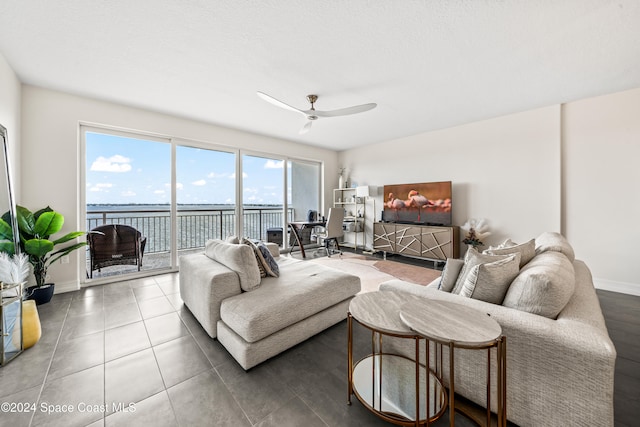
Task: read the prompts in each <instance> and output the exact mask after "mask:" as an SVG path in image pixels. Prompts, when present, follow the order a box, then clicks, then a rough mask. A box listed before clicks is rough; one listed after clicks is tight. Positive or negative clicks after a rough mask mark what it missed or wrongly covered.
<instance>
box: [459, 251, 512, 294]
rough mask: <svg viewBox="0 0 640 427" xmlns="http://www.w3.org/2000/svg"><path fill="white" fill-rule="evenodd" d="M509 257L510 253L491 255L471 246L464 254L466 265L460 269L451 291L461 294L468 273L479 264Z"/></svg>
mask: <svg viewBox="0 0 640 427" xmlns="http://www.w3.org/2000/svg"><path fill="white" fill-rule="evenodd" d="M507 257H509V255H489V254H481V253H479V252H478V251H477V250H476V248H469V250H468V251H467V253H466V255H465V256H464V266H463V267H462V270H460V274H459V275H458V279H457V280H456V284H455V286H454V287H453V290H452V291H451V293H452V294H459V293H460V290H461V289H462V285H464V281H465V280H466V279H467V275H468V274H469V273H470V272H471V269H472V268H473V267H475V266H476V265H478V264H484V263H487V262H493V261H498V260H501V259H505V258H507Z"/></svg>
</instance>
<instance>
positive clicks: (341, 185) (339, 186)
mask: <svg viewBox="0 0 640 427" xmlns="http://www.w3.org/2000/svg"><path fill="white" fill-rule="evenodd" d="M338 188H344V177H343V176H342V175H340V178H338Z"/></svg>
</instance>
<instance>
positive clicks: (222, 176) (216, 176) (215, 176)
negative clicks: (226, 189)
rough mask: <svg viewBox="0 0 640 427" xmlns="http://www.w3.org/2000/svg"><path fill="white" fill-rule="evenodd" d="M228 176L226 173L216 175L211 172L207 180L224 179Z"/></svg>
mask: <svg viewBox="0 0 640 427" xmlns="http://www.w3.org/2000/svg"><path fill="white" fill-rule="evenodd" d="M226 176H229V175H228V174H226V173H215V172H209V174H208V175H207V178H212V179H213V178H224V177H226Z"/></svg>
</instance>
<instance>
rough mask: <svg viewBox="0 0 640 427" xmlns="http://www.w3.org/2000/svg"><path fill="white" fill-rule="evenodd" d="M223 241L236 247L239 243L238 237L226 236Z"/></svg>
mask: <svg viewBox="0 0 640 427" xmlns="http://www.w3.org/2000/svg"><path fill="white" fill-rule="evenodd" d="M224 241H225V242H227V243H233V244H234V245H237V244H239V243H240V239H238V236H227V238H226V239H224Z"/></svg>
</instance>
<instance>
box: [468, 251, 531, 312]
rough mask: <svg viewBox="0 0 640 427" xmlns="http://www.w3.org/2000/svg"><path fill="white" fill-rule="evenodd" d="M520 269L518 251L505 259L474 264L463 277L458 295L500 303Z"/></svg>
mask: <svg viewBox="0 0 640 427" xmlns="http://www.w3.org/2000/svg"><path fill="white" fill-rule="evenodd" d="M518 271H520V253H518V252H517V253H514V254H511V255H509V256H508V257H507V258H505V259H500V260H497V261H493V262H487V263H483V264H478V265H476V266H474V267H473V268H472V269H471V271H469V274H468V275H467V278H466V279H465V281H464V283H463V285H462V289H461V290H460V295H462V296H464V297H467V298H473V299H477V300H481V301H486V302H490V303H492V304H502V300H504V296H505V294H506V293H507V290H508V289H509V285H511V282H512V281H513V279H514V278H515V277H516V276H517V275H518Z"/></svg>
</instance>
